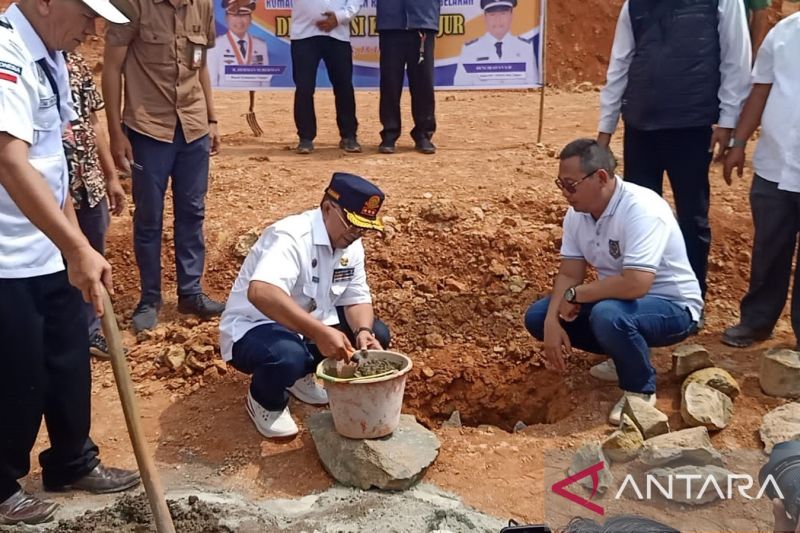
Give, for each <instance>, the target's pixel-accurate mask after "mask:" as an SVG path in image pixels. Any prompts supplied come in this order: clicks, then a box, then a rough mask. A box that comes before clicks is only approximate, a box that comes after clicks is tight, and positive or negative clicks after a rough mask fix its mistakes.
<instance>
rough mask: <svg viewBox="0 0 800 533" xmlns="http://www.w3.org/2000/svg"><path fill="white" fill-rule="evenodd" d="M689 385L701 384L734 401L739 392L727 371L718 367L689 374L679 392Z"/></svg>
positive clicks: (737, 386) (736, 384)
mask: <svg viewBox="0 0 800 533" xmlns="http://www.w3.org/2000/svg"><path fill="white" fill-rule="evenodd" d="M690 383H701V384H703V385H706V386H707V387H711V388H712V389H717V390H718V391H720V392H721V393H722V394H724V395H725V396H727V397H728V398H730V399H731V400H735V399H736V397H737V396H738V395H739V393H740V392H741V388H740V387H739V384H738V383H737V382H736V380H735V379H734V378H733V376H731V375H730V373H728V371H727V370H724V369H722V368H718V367H710V368H703V369H701V370H698V371H696V372H692V373H691V374H689V377H688V378H686V379H685V380H684V381H683V385H682V386H681V392H683V391H685V390H686V387H688V386H689V384H690Z"/></svg>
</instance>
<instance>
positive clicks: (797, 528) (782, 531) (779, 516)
mask: <svg viewBox="0 0 800 533" xmlns="http://www.w3.org/2000/svg"><path fill="white" fill-rule="evenodd" d="M772 515H773V517H774V519H775V522H774V526H773V528H772V529H773V530H774V531H775V533H800V522H798V523H797V524H795V523H793V522H792V520H791V519H790V518H789V515H787V514H786V508H785V507H784V506H783V502H782V501H781V500H780V499H778V498H775V499H774V500H772Z"/></svg>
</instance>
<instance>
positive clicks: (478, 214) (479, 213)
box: [469, 207, 486, 220]
mask: <svg viewBox="0 0 800 533" xmlns="http://www.w3.org/2000/svg"><path fill="white" fill-rule="evenodd" d="M469 212H470V213H472V216H474V217H475V218H477V219H478V220H483V219H484V218H485V217H486V215H485V214H484V212H483V209H481V208H480V207H471V208H470V210H469Z"/></svg>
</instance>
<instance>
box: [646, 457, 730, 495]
mask: <svg viewBox="0 0 800 533" xmlns="http://www.w3.org/2000/svg"><path fill="white" fill-rule="evenodd" d="M645 475H647V476H653V477H654V478H655V479H657V480H658V481H659V483H660V485H661V486H662V487H664V489H665V490H669V486H670V483H671V484H672V496H671V497H670V498H669V501H670V502H677V503H687V504H689V505H704V504H706V503H711V502H713V501H717V500H719V499H720V498H723V497H725V495H726V494H727V493H728V492H727V491H728V479H730V476H732V475H733V473H732V472H730V471H729V470H726V469H724V468H721V467H719V466H714V465H705V466H696V465H686V466H679V467H676V468H655V469H653V470H650V471H648V472H647V473H646V474H645ZM679 476H680V477H679ZM696 476H700V478H697V477H696ZM712 477H713V478H714V481H715V482H716V485H714V482H712V481H709V478H712ZM717 488H719V490H717ZM652 493H653V494H661V495H662V496H663V494H662V493H661V492H660V491H659V489H658V488H656V487H653V490H652Z"/></svg>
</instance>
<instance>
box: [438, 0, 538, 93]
mask: <svg viewBox="0 0 800 533" xmlns="http://www.w3.org/2000/svg"><path fill="white" fill-rule="evenodd" d="M515 7H517V0H481V8H482V9H483V17H484V21H485V23H486V33H485V34H484V35H483V36H482V37H480V38H478V39H475V40H474V41H470V42H468V43H465V44H464V46H463V47H462V48H461V57H460V58H459V61H458V70H457V71H456V76H455V81H454V84H455V85H521V86H527V85H534V84H536V83H537V82H538V81H539V73H538V72H537V70H536V62H535V60H534V57H533V46H532V45H531V43H530V41H528V40H525V39H523V38H522V37H517V36H515V35H512V34H511V22H512V20H513V18H514V8H515Z"/></svg>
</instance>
